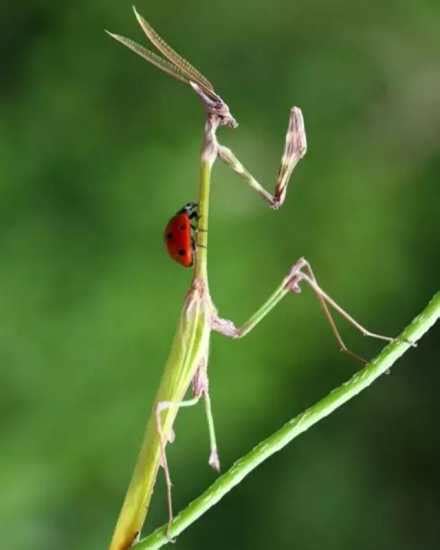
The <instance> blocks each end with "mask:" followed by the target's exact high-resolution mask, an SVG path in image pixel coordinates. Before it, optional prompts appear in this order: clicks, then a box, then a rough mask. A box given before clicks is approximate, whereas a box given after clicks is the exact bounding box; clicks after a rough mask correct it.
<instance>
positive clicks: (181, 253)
mask: <svg viewBox="0 0 440 550" xmlns="http://www.w3.org/2000/svg"><path fill="white" fill-rule="evenodd" d="M178 254H179V256H185V251H184V250H183V248H179V251H178Z"/></svg>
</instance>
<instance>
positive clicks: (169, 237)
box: [167, 233, 173, 241]
mask: <svg viewBox="0 0 440 550" xmlns="http://www.w3.org/2000/svg"><path fill="white" fill-rule="evenodd" d="M172 238H173V234H172V233H168V235H167V239H168V240H169V241H171V240H172Z"/></svg>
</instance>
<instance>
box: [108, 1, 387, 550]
mask: <svg viewBox="0 0 440 550" xmlns="http://www.w3.org/2000/svg"><path fill="white" fill-rule="evenodd" d="M133 9H134V14H135V16H136V18H137V21H138V23H139V25H140V27H141V28H142V30H143V32H144V33H145V35H146V37H147V39H148V40H149V41H150V42H151V43H152V44H153V46H155V47H156V49H157V50H158V52H159V53H160V54H162V56H163V57H162V56H160V55H158V54H157V53H155V52H153V51H151V50H148V49H146V48H144V47H143V46H140V45H139V44H137V43H136V42H134V41H132V40H130V39H129V38H125V37H123V36H120V35H117V34H114V33H111V32H109V31H107V32H108V34H109V35H110V36H111V37H112V38H114V39H115V40H117V41H118V42H120V43H121V44H123V45H124V46H126V47H128V48H129V49H131V50H132V51H134V52H135V53H136V54H138V55H140V56H141V57H143V58H144V59H145V60H147V61H148V62H149V63H151V64H153V65H155V66H156V67H157V68H159V69H160V70H162V71H163V72H165V73H167V74H168V75H170V76H172V77H173V78H175V79H177V80H179V81H181V82H183V83H184V84H186V85H187V86H189V87H190V88H191V89H192V90H193V91H194V92H195V93H196V95H197V96H198V97H199V99H200V101H201V103H202V106H203V108H204V110H205V113H206V122H205V126H204V133H203V143H202V149H201V157H200V183H199V199H198V209H199V210H198V211H199V213H198V229H197V234H196V243H195V247H196V248H195V262H194V268H193V277H192V282H191V286H190V288H189V290H188V292H187V294H186V298H185V301H184V305H183V308H182V312H181V315H180V319H179V322H178V327H177V331H176V334H175V337H174V341H173V344H172V347H171V352H170V355H169V357H168V360H167V363H166V366H165V369H164V374H163V377H162V380H161V382H160V385H159V389H158V391H157V394H156V397H155V399H154V403H153V406H152V412H151V416H150V419H149V421H148V424H147V427H146V432H145V436H144V440H143V443H142V447H141V450H140V453H139V456H138V460H137V464H136V466H135V470H134V473H133V476H132V479H131V482H130V485H129V487H128V490H127V493H126V496H125V499H124V503H123V505H122V509H121V512H120V514H119V518H118V521H117V524H116V527H115V530H114V533H113V537H112V541H111V543H110V547H109V550H127V549H128V548H130V547H131V546H132V545H133V544H135V543H136V541H137V540H138V539H139V536H140V532H141V529H142V525H143V523H144V521H145V518H146V515H147V512H148V508H149V504H150V500H151V497H152V493H153V489H154V485H155V482H156V478H157V475H158V471H159V468H160V467H162V469H163V471H164V474H165V481H166V487H167V501H168V516H169V523H168V525H169V526H170V525H171V524H172V520H173V507H172V494H171V487H172V483H171V475H170V470H169V467H168V462H167V456H166V447H167V444H168V443H171V442H173V440H174V431H173V424H174V421H175V418H176V415H177V412H178V410H179V409H180V408H183V407H189V406H191V405H195V404H196V403H198V402H199V401H200V400H202V399H203V401H204V404H205V410H206V416H207V421H208V429H209V439H210V455H209V464H210V465H211V466H212V467H213V468H214V469H215V470H217V471H219V470H220V459H219V453H218V450H217V442H216V436H215V429H214V421H213V415H212V406H211V399H210V393H209V379H208V358H209V346H210V337H211V333H212V332H213V331H215V332H218V333H220V334H223V335H225V336H228V337H231V338H234V339H239V338H242V337H244V336H246V335H247V334H248V333H249V332H250V331H251V330H252V329H254V328H255V326H256V325H257V324H258V323H259V322H260V321H261V320H262V319H263V318H264V317H266V315H268V314H269V313H270V311H271V310H272V309H273V308H274V307H275V306H276V305H277V304H278V303H279V302H280V301H281V300H282V299H283V298H285V297H286V296H287V295H290V294H292V293H293V294H298V293H300V292H301V290H302V288H301V285H303V284H306V285H307V286H309V287H310V288H311V290H312V291H313V293H314V294H315V296H316V297H317V299H318V301H319V304H320V306H321V308H322V310H323V313H324V315H325V317H326V319H327V321H328V322H329V324H330V327H331V330H332V332H333V334H334V336H335V338H336V341H337V344H338V346H339V348H340V349H341V351H343V352H345V353H347V354H348V355H350V356H352V357H354V358H356V359H359V360H361V361H364V360H363V359H362V358H361V357H360V356H358V355H357V354H355V353H354V352H352V351H351V350H350V349H349V348H348V347H347V346H346V345H345V343H344V341H343V339H342V337H341V335H340V332H339V330H338V328H337V327H336V324H335V321H334V318H333V314H332V311H334V312H336V313H338V314H339V315H340V316H342V317H343V318H344V319H345V320H346V321H348V322H349V323H350V324H351V325H353V327H355V328H356V329H357V330H358V331H359V332H360V333H361V334H363V335H365V336H369V337H372V338H376V339H378V340H383V341H386V342H391V341H393V340H394V339H393V338H391V337H388V336H384V335H381V334H378V333H375V332H371V331H369V330H367V329H366V328H365V327H364V326H363V325H361V324H360V323H359V322H358V321H356V320H355V319H354V318H353V317H352V316H351V315H350V314H349V313H348V312H347V311H346V310H345V309H343V308H342V307H341V306H339V305H338V304H337V303H336V302H335V301H334V300H333V298H331V297H330V296H329V295H328V294H327V293H326V292H325V291H324V290H323V289H322V288H321V286H320V285H319V283H318V281H317V279H316V277H315V275H314V272H313V270H312V267H311V265H310V263H309V262H308V261H307V260H306V259H305V258H300V259H298V260H297V261H296V262H295V263H294V264H293V265H292V267H291V268H290V270H289V272H288V273H287V275H286V276H285V277H284V278H283V279H282V281H281V284H280V285H279V286H278V287H277V288H276V290H275V291H274V292H273V293H272V294H271V295H270V296H269V298H268V299H267V300H266V302H264V304H263V305H262V306H261V307H260V308H259V309H258V310H257V311H256V312H255V313H254V314H253V315H252V316H251V317H250V318H249V319H248V320H247V321H246V322H245V323H244V324H242V325H241V326H236V325H235V324H234V323H233V322H232V321H230V320H227V319H223V318H221V317H220V316H219V314H218V312H217V309H216V307H215V305H214V302H213V300H212V298H211V295H210V291H209V285H208V271H207V253H208V221H209V194H210V185H211V172H212V168H213V165H214V163H215V161H216V160H217V158H219V159H220V160H222V161H223V162H224V163H225V164H226V165H228V166H229V167H230V168H231V169H232V170H233V171H234V172H236V173H237V174H238V175H239V176H240V177H241V178H242V179H243V180H244V181H245V182H246V183H247V184H248V185H249V186H250V188H251V189H253V190H254V191H256V192H257V193H258V195H260V196H261V197H262V199H263V200H264V201H265V202H266V203H267V204H268V205H269V207H270V208H272V209H274V210H276V209H278V208H280V207H281V206H282V205H283V203H284V201H285V198H286V193H287V187H288V183H289V180H290V177H291V175H292V172H293V170H294V169H295V167H296V165H297V164H298V162H299V161H300V160H301V159H302V158H303V157H304V155H305V154H306V151H307V141H306V133H305V128H304V119H303V115H302V111H301V109H300V108H299V107H292V109H291V110H290V115H289V121H288V127H287V133H286V137H285V145H284V151H283V155H282V159H281V165H280V168H279V171H278V175H277V178H276V183H275V190H274V193H273V194H271V193H269V192H268V191H266V189H265V188H264V187H263V186H262V185H261V184H260V183H259V182H258V181H257V180H256V179H255V178H254V177H253V176H252V174H251V173H250V172H249V171H248V170H247V169H246V168H245V167H244V166H243V164H242V163H241V162H240V161H239V159H238V158H237V157H236V156H235V154H234V153H233V152H232V151H231V149H229V148H228V147H226V146H224V145H222V144H221V143H220V142H219V141H218V139H217V130H218V129H219V128H221V127H223V126H225V127H229V128H236V127H237V126H238V124H237V121H236V120H235V118H234V117H233V116H232V114H231V111H230V109H229V107H228V105H227V104H226V102H225V101H224V100H223V99H222V98H221V97H220V96H219V95H218V94H217V92H216V91H215V89H214V86H213V85H212V84H211V82H210V81H209V80H208V79H207V78H206V77H205V76H204V75H203V74H202V73H201V72H200V71H199V70H197V69H196V68H195V67H193V65H192V64H190V63H189V62H188V61H187V60H186V59H184V58H183V57H182V56H181V55H179V54H178V53H177V52H176V51H175V50H174V49H173V48H171V46H169V45H168V44H167V43H166V42H165V41H164V40H163V38H161V37H160V36H159V34H158V33H157V32H156V31H155V30H154V29H153V27H152V26H151V25H150V24H149V23H148V22H147V21H146V20H145V19H144V18H143V17H142V16H141V15H140V14H139V13H138V12H137V11H136V8H133ZM191 386H192V397H190V398H188V399H185V395H186V394H187V392H188V390H189V389H190V387H191ZM170 540H171V535H170Z"/></svg>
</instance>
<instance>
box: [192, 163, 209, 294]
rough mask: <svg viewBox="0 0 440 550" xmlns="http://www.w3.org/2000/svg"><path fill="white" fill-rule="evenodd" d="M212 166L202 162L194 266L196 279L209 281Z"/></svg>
mask: <svg viewBox="0 0 440 550" xmlns="http://www.w3.org/2000/svg"><path fill="white" fill-rule="evenodd" d="M211 169H212V164H211V163H210V162H208V161H206V160H202V162H201V164H200V188H199V208H198V210H199V220H198V229H199V230H198V232H197V243H196V246H197V253H196V258H195V266H194V278H195V279H201V280H204V281H206V283H207V281H208V219H209V192H210V187H211V185H210V183H211Z"/></svg>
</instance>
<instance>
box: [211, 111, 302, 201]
mask: <svg viewBox="0 0 440 550" xmlns="http://www.w3.org/2000/svg"><path fill="white" fill-rule="evenodd" d="M306 152H307V140H306V133H305V129H304V119H303V115H302V112H301V109H300V108H299V107H292V109H291V110H290V116H289V124H288V127H287V132H286V142H285V145H284V152H283V156H282V159H281V165H280V169H279V171H278V176H277V181H276V184H275V192H274V194H273V195H271V194H270V193H269V192H268V191H266V189H264V187H262V185H261V184H260V183H259V182H258V181H257V180H256V179H255V178H254V177H253V175H252V174H251V173H250V172H248V170H246V168H245V167H244V166H243V165H242V164H241V162H240V161H239V160H238V158H237V157H236V156H235V155H234V153H233V152H232V151H231V150H230V149H229V148H228V147H225V146H224V145H221V144H218V156H219V157H220V158H221V159H222V160H223V161H224V162H225V163H226V164H228V165H229V166H230V167H231V168H232V169H233V170H234V172H237V174H238V175H239V176H241V177H242V178H243V179H244V180H246V182H247V183H248V184H249V185H250V186H251V187H252V188H253V189H254V190H255V191H256V192H257V193H258V194H259V195H260V196H261V197H263V199H264V200H265V201H266V202H267V203H268V204H269V206H270V207H271V208H275V209H276V208H279V207H280V206H282V204H283V202H284V199H285V198H286V192H287V184H288V183H289V179H290V176H291V175H292V172H293V170H294V168H295V166H296V165H297V164H298V162H299V161H300V160H301V159H302V158H303V156H304V155H305V154H306Z"/></svg>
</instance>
